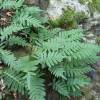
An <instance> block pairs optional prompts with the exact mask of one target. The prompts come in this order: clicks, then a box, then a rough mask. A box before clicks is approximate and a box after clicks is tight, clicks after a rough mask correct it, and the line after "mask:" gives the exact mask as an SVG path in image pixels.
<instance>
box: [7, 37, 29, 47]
mask: <svg viewBox="0 0 100 100" xmlns="http://www.w3.org/2000/svg"><path fill="white" fill-rule="evenodd" d="M8 43H9V45H19V46H23V47H25V46H27V45H28V43H27V42H26V40H25V39H23V38H22V37H19V36H14V35H13V36H10V37H9V39H8Z"/></svg>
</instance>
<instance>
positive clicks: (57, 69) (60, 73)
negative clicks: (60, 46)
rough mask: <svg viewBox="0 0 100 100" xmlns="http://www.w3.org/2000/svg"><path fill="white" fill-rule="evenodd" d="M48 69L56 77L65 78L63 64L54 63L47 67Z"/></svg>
mask: <svg viewBox="0 0 100 100" xmlns="http://www.w3.org/2000/svg"><path fill="white" fill-rule="evenodd" d="M49 71H50V72H51V73H52V74H53V75H55V77H57V78H63V79H66V76H65V73H66V71H65V70H64V67H63V66H60V65H58V66H57V65H55V66H53V67H51V68H49Z"/></svg>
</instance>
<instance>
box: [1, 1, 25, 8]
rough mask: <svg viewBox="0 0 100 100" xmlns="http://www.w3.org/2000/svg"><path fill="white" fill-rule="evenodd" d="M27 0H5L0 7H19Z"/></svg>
mask: <svg viewBox="0 0 100 100" xmlns="http://www.w3.org/2000/svg"><path fill="white" fill-rule="evenodd" d="M24 1H25V0H17V1H16V0H3V2H2V4H1V5H0V8H3V9H17V8H19V7H21V6H22V4H23V2H24Z"/></svg>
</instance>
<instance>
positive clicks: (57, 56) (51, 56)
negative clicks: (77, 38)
mask: <svg viewBox="0 0 100 100" xmlns="http://www.w3.org/2000/svg"><path fill="white" fill-rule="evenodd" d="M63 58H64V56H63V55H62V54H61V53H58V52H51V51H49V52H48V53H47V52H42V53H40V54H37V60H38V61H39V62H40V63H44V64H46V65H48V66H49V67H51V66H54V65H55V64H58V63H59V62H61V61H62V60H63Z"/></svg>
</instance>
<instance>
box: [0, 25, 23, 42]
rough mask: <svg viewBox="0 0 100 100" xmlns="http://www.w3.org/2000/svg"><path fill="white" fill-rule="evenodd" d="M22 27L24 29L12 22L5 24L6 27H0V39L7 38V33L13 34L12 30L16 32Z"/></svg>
mask: <svg viewBox="0 0 100 100" xmlns="http://www.w3.org/2000/svg"><path fill="white" fill-rule="evenodd" d="M22 29H24V27H22V26H21V25H17V24H12V25H10V26H7V27H6V28H3V29H0V35H1V36H0V39H1V40H4V39H6V38H8V36H9V35H11V34H13V33H14V32H18V31H20V30H22Z"/></svg>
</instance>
